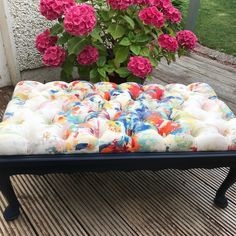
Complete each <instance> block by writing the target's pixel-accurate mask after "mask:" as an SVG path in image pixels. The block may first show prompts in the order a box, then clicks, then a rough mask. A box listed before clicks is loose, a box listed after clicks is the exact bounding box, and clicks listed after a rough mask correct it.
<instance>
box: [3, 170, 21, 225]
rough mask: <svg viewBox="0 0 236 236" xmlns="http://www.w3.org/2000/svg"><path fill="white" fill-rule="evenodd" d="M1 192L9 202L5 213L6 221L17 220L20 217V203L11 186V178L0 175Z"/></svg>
mask: <svg viewBox="0 0 236 236" xmlns="http://www.w3.org/2000/svg"><path fill="white" fill-rule="evenodd" d="M0 190H1V192H2V194H3V196H4V197H5V198H6V200H7V202H8V206H7V208H6V209H5V211H4V213H3V217H4V219H5V220H6V221H11V220H14V219H16V218H17V217H18V216H19V215H20V203H19V202H18V200H17V197H16V194H15V192H14V189H13V187H12V184H11V180H10V176H7V175H2V174H0Z"/></svg>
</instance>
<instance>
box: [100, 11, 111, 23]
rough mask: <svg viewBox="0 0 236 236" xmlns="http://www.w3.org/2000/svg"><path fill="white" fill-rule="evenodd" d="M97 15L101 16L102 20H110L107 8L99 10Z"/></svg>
mask: <svg viewBox="0 0 236 236" xmlns="http://www.w3.org/2000/svg"><path fill="white" fill-rule="evenodd" d="M99 15H100V16H101V17H102V19H103V20H104V21H109V20H110V16H109V11H107V10H104V11H100V12H99Z"/></svg>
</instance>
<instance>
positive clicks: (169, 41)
mask: <svg viewBox="0 0 236 236" xmlns="http://www.w3.org/2000/svg"><path fill="white" fill-rule="evenodd" d="M158 43H159V46H160V47H161V48H163V49H166V50H167V51H169V52H176V51H177V49H178V42H177V40H176V38H175V37H172V36H170V35H169V34H161V35H160V36H159V37H158Z"/></svg>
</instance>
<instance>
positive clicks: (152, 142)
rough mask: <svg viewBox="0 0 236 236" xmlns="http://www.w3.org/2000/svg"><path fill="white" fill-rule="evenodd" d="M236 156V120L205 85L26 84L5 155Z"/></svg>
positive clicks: (6, 135)
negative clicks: (176, 153)
mask: <svg viewBox="0 0 236 236" xmlns="http://www.w3.org/2000/svg"><path fill="white" fill-rule="evenodd" d="M227 149H229V150H236V118H235V116H234V114H233V113H232V111H231V110H230V109H229V107H228V106H227V105H226V104H225V103H224V102H222V101H220V100H219V99H218V98H217V96H216V94H215V92H214V90H213V89H212V88H211V87H210V86H209V85H208V84H205V83H193V84H190V85H188V86H185V85H182V84H169V85H167V86H162V85H158V84H149V85H144V86H142V85H139V84H136V83H133V82H130V83H123V84H121V85H116V84H114V83H109V82H100V83H96V84H94V85H93V84H91V83H89V82H87V81H74V82H72V83H69V84H68V83H66V82H60V81H56V82H50V83H47V84H41V83H39V82H35V81H22V82H20V83H18V85H17V86H16V88H15V91H14V94H13V99H12V100H11V101H10V102H9V104H8V106H7V109H6V112H5V114H4V118H3V122H2V123H0V154H6V155H10V154H43V153H82V152H90V153H93V152H102V153H105V152H161V151H191V150H192V151H208V150H227Z"/></svg>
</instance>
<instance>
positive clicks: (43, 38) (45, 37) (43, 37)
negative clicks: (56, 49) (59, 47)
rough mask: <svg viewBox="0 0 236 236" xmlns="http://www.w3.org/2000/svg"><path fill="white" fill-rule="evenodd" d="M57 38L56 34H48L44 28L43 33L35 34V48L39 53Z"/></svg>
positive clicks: (51, 44) (53, 43) (52, 44)
mask: <svg viewBox="0 0 236 236" xmlns="http://www.w3.org/2000/svg"><path fill="white" fill-rule="evenodd" d="M57 40H58V37H57V36H50V31H49V29H46V30H45V31H44V32H43V33H41V34H39V35H37V36H36V48H37V49H38V51H39V52H40V53H44V52H45V50H46V49H47V48H48V47H50V46H54V45H55V44H56V42H57Z"/></svg>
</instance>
